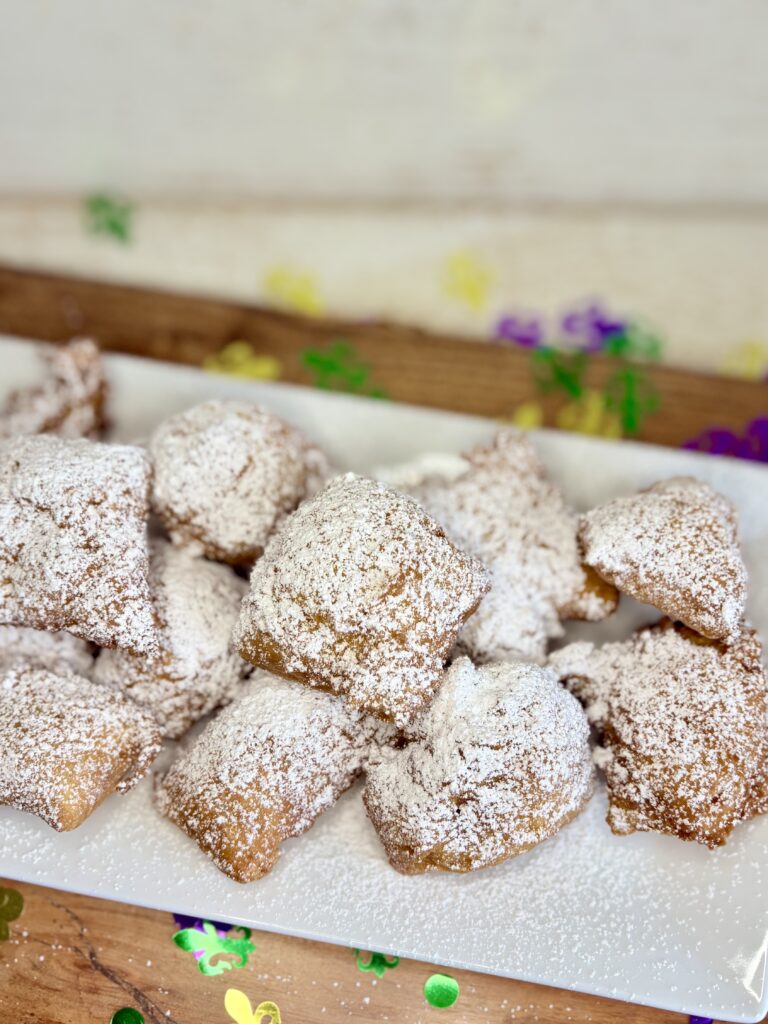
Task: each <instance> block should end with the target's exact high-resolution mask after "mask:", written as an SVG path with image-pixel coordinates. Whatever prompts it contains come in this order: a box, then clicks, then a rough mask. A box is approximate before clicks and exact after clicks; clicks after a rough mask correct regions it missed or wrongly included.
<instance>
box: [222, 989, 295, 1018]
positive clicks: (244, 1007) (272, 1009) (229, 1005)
mask: <svg viewBox="0 0 768 1024" xmlns="http://www.w3.org/2000/svg"><path fill="white" fill-rule="evenodd" d="M224 1009H225V1010H226V1011H227V1013H228V1014H229V1016H230V1017H231V1018H232V1020H233V1021H234V1022H235V1024H264V1019H265V1018H266V1017H269V1018H270V1024H281V1020H280V1007H279V1006H278V1005H277V1003H273V1002H271V1000H268V1001H267V1002H263V1003H259V1005H258V1006H257V1007H256V1009H255V1010H254V1009H253V1008H252V1006H251V1001H250V999H249V998H248V996H247V995H246V994H245V992H241V991H240V989H239V988H228V989H227V991H226V993H225V994H224Z"/></svg>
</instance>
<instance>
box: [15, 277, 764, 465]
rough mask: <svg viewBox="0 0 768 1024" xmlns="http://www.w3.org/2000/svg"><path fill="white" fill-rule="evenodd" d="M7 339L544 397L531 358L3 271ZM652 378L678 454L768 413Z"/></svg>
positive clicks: (696, 382)
mask: <svg viewBox="0 0 768 1024" xmlns="http://www.w3.org/2000/svg"><path fill="white" fill-rule="evenodd" d="M0 331H4V332H7V333H10V334H18V335H21V336H24V337H30V338H44V339H49V340H52V341H62V340H65V339H68V338H70V337H72V335H73V334H83V333H84V334H89V335H91V336H93V337H95V338H96V339H97V340H98V341H99V343H100V344H101V345H102V346H103V347H104V348H106V349H109V350H113V351H121V352H128V353H133V354H135V355H143V356H150V357H152V358H156V359H165V360H171V361H176V362H180V363H189V364H192V365H199V364H200V363H202V361H203V360H204V359H205V357H206V356H209V355H211V354H213V353H215V352H218V351H219V350H220V349H221V348H222V346H223V345H225V344H227V343H228V342H230V341H233V340H240V339H242V340H247V341H248V342H250V343H251V345H252V347H253V350H254V351H255V352H256V353H259V354H269V355H273V356H275V357H276V358H277V359H278V360H279V361H280V363H281V365H282V374H281V376H282V379H283V380H288V381H295V382H297V383H300V384H309V383H311V382H312V376H311V374H310V372H309V370H308V369H307V367H306V366H305V365H304V362H303V359H302V355H303V353H304V352H305V351H306V350H307V349H318V350H324V349H326V348H327V346H328V345H330V344H332V343H333V342H334V341H335V340H338V339H339V338H344V339H347V340H349V341H350V342H352V343H353V345H354V347H355V351H356V353H357V355H358V356H359V358H360V360H361V361H362V362H364V363H365V364H366V365H367V366H368V367H369V368H370V381H371V382H372V383H373V384H375V385H376V386H377V387H378V388H381V389H383V390H384V391H385V392H386V394H387V395H388V396H389V397H390V398H392V399H395V400H397V401H401V402H412V403H415V404H419V405H426V406H432V407H436V408H442V409H451V410H455V411H458V412H467V413H475V414H478V415H484V416H492V417H501V418H503V417H509V416H511V415H512V413H513V412H514V410H515V409H516V408H517V406H519V405H520V404H521V403H523V402H526V401H530V400H531V399H532V398H534V397H537V396H536V393H535V389H534V386H533V383H532V378H531V371H530V357H529V355H528V354H527V353H526V352H524V351H521V350H519V349H516V348H512V347H508V346H502V345H490V344H485V345H481V344H478V343H477V342H471V341H467V340H465V339H462V338H459V337H455V336H451V335H442V334H437V333H434V332H430V331H426V330H422V329H420V328H416V327H409V326H406V325H402V324H393V323H385V322H354V321H350V320H342V319H333V318H328V317H323V318H313V319H308V318H304V317H300V316H297V315H295V314H292V313H283V312H278V311H275V310H271V309H261V308H258V307H254V306H248V305H244V304H240V303H235V302H228V301H222V300H218V299H213V298H201V297H199V296H191V295H182V294H177V293H166V292H159V291H155V290H151V289H147V288H136V287H127V286H124V285H115V284H105V283H97V282H94V281H90V280H81V279H78V278H73V277H64V276H58V275H53V274H44V273H37V272H31V271H23V270H18V269H15V268H12V267H7V266H6V267H3V266H0ZM613 369H615V365H614V364H612V362H611V361H610V360H607V359H603V358H595V359H593V360H592V361H591V363H590V370H589V375H588V378H587V383H588V384H589V385H590V386H595V387H599V386H600V385H601V384H602V383H603V382H604V381H605V380H606V378H607V376H608V375H609V374H610V372H611V371H612V370H613ZM648 373H649V376H650V378H651V380H652V381H653V384H654V386H655V388H656V389H657V390H658V393H659V396H660V411H659V412H658V413H656V414H654V415H651V416H648V417H647V419H646V420H645V421H644V424H643V428H642V430H641V432H640V434H639V438H640V439H641V440H644V441H649V442H653V443H656V444H664V445H671V446H679V445H680V444H682V442H683V441H685V440H686V439H687V438H690V437H691V436H693V435H695V434H698V433H699V432H700V431H701V430H704V429H706V428H707V427H710V426H712V425H714V424H717V425H720V426H723V427H727V428H729V429H733V430H739V429H741V428H743V426H744V425H745V424H746V423H747V422H748V421H749V420H750V419H752V418H753V417H755V416H758V415H761V414H766V413H768V388H767V387H766V385H765V384H763V383H755V382H752V381H744V380H736V379H733V380H730V379H729V380H723V379H720V378H715V377H712V376H709V375H707V374H697V373H690V372H687V371H682V370H676V369H674V368H671V367H667V366H654V367H652V368H650V369H649V370H648ZM543 405H544V408H545V411H546V413H547V422H548V423H551V422H553V419H554V414H555V411H556V410H557V408H559V407H560V406H561V405H562V398H560V397H556V396H554V395H550V396H547V397H546V398H544V399H543Z"/></svg>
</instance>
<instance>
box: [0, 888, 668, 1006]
mask: <svg viewBox="0 0 768 1024" xmlns="http://www.w3.org/2000/svg"><path fill="white" fill-rule="evenodd" d="M0 885H5V886H12V887H13V888H16V889H18V890H19V891H20V892H21V893H22V895H23V897H24V911H23V913H22V916H21V917H20V918H18V920H16V921H14V922H12V924H11V937H10V940H9V941H8V942H4V943H0V1019H2V1020H3V1021H4V1022H5V1021H8V1022H9V1024H10V1022H13V1024H86V1022H88V1024H109V1020H110V1017H111V1016H112V1014H113V1013H114V1012H115V1010H117V1009H119V1008H120V1007H123V1006H133V1007H135V1008H136V1009H138V1010H139V1011H140V1012H141V1013H142V1014H143V1016H144V1020H145V1022H146V1024H219V1022H221V1024H224V1022H225V1021H226V1022H227V1024H232V1022H231V1020H230V1018H229V1017H228V1015H227V1013H226V1012H225V1010H224V993H225V992H226V990H227V989H228V988H230V987H233V988H238V989H240V990H241V991H243V992H245V993H246V995H247V996H248V997H249V999H250V1000H251V1004H252V1006H253V1007H254V1008H255V1007H256V1006H257V1005H258V1003H260V1002H263V1001H266V1000H271V1001H273V1002H275V1003H276V1004H277V1005H278V1007H279V1009H280V1013H281V1018H282V1024H338V1022H339V1021H365V1022H366V1024H379V1022H381V1024H384V1022H400V1024H437V1022H438V1021H442V1022H444V1024H446V1022H448V1024H450V1022H451V1021H454V1022H456V1024H458V1022H461V1024H500V1022H502V1021H503V1022H507V1021H528V1022H534V1021H536V1022H539V1024H565V1022H578V1024H582V1022H584V1024H586V1022H591V1024H616V1022H617V1021H621V1022H622V1024H683V1022H684V1021H685V1020H686V1018H685V1017H682V1016H681V1015H679V1014H675V1013H666V1012H663V1011H657V1010H649V1009H645V1008H643V1007H639V1006H630V1005H628V1004H625V1003H617V1002H614V1001H612V1000H607V999H595V998H593V997H590V996H584V995H579V994H578V993H574V992H561V991H558V990H556V989H551V988H545V987H543V986H538V985H530V984H526V983H524V982H516V981H509V980H505V979H503V978H493V977H489V976H487V975H481V974H473V973H471V972H469V971H455V970H451V971H450V972H449V973H450V974H451V976H452V977H454V978H456V980H457V981H458V982H459V985H460V988H461V993H460V996H459V999H458V1001H457V1002H456V1003H455V1004H454V1006H453V1007H452V1008H450V1009H443V1010H438V1009H433V1008H431V1007H430V1006H429V1005H428V1004H427V1003H426V1001H425V999H424V996H423V991H422V990H423V987H424V982H425V981H426V980H427V978H428V977H429V976H430V975H431V974H432V973H433V972H434V971H435V970H437V968H435V967H434V966H433V965H430V964H424V963H419V962H417V961H415V960H408V961H406V960H402V961H401V962H400V964H399V965H398V966H397V967H396V968H394V969H392V970H389V971H387V972H386V974H385V975H384V977H382V978H380V979H377V978H376V977H375V975H374V974H372V973H370V972H369V973H362V972H360V971H359V970H358V969H357V967H356V964H355V956H354V953H353V952H352V951H351V950H349V949H345V948H342V947H339V946H327V945H323V944H320V943H317V942H307V941H305V940H302V939H292V938H288V937H286V936H280V935H272V934H269V933H267V932H255V933H254V934H253V935H252V936H251V941H253V942H254V943H255V945H256V952H255V953H252V954H251V956H250V957H249V960H248V964H247V965H246V966H245V967H243V968H241V969H240V968H238V969H234V970H229V971H225V972H223V973H222V974H220V975H217V976H216V977H206V976H205V975H203V974H201V973H200V971H199V970H198V969H197V966H196V964H195V961H194V959H193V956H192V954H191V953H187V952H183V951H182V950H180V949H178V948H177V947H176V946H175V945H174V943H173V942H172V940H171V937H172V935H173V933H174V931H176V927H177V926H176V925H175V924H174V921H173V917H172V915H171V914H167V913H162V912H160V911H154V910H142V909H141V908H139V907H128V906H124V905H123V904H119V903H112V902H109V901H106V900H95V899H91V898H89V897H85V896H76V895H71V894H65V893H61V892H57V891H55V890H53V889H43V888H39V887H37V886H32V885H22V884H21V883H16V882H12V881H6V882H3V881H0ZM254 1024H260V1022H255V1021H254Z"/></svg>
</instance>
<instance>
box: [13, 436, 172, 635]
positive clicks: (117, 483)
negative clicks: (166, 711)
mask: <svg viewBox="0 0 768 1024" xmlns="http://www.w3.org/2000/svg"><path fill="white" fill-rule="evenodd" d="M148 491H149V462H148V459H147V457H146V454H145V453H144V451H143V450H142V449H140V448H132V447H129V446H127V445H106V444H98V443H96V442H92V441H82V440H78V441H70V440H62V439H60V438H58V437H53V436H52V435H50V434H42V435H40V436H37V437H17V438H13V439H11V440H7V441H2V442H0V623H2V624H5V625H12V626H30V627H32V628H33V629H44V630H50V631H52V632H55V631H57V630H62V629H64V630H67V631H69V632H70V633H74V634H75V636H79V637H80V638H81V639H83V640H90V641H92V642H93V643H95V644H98V645H99V646H100V647H125V648H128V649H131V650H137V651H149V650H152V649H153V647H154V646H155V644H156V640H155V628H154V617H153V612H152V605H151V602H150V594H149V582H148V579H147V574H148V571H149V560H148V554H147V536H146V517H147V511H148Z"/></svg>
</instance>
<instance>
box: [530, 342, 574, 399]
mask: <svg viewBox="0 0 768 1024" xmlns="http://www.w3.org/2000/svg"><path fill="white" fill-rule="evenodd" d="M532 360H533V363H532V365H533V379H534V382H535V384H536V387H537V388H538V389H539V391H542V392H544V393H545V394H546V393H547V392H550V391H564V392H565V393H566V394H567V395H570V397H571V398H580V397H581V394H582V392H583V391H584V374H585V373H586V370H587V355H586V354H585V353H584V352H565V351H563V350H561V349H557V348H540V349H536V351H535V352H534V353H533V356H532Z"/></svg>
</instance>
